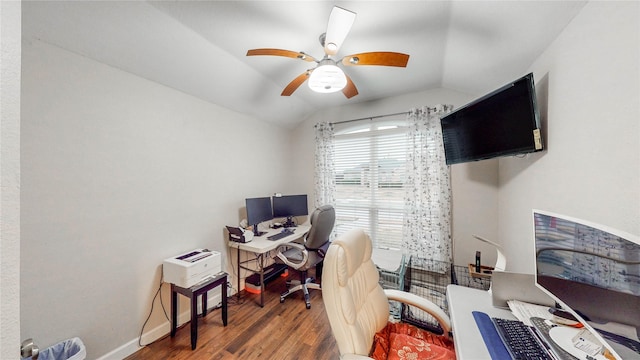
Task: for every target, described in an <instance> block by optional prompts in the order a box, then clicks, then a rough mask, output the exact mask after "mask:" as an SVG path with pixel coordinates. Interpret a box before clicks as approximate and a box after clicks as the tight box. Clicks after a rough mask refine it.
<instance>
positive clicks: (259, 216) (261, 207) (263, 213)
mask: <svg viewBox="0 0 640 360" xmlns="http://www.w3.org/2000/svg"><path fill="white" fill-rule="evenodd" d="M245 203H246V206H247V222H248V223H249V225H253V233H254V234H255V235H256V236H260V235H261V233H260V232H259V231H258V224H260V223H261V222H263V221H267V220H271V219H273V211H272V210H271V198H269V197H261V198H249V199H245Z"/></svg>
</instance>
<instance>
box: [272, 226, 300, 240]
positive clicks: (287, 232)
mask: <svg viewBox="0 0 640 360" xmlns="http://www.w3.org/2000/svg"><path fill="white" fill-rule="evenodd" d="M293 232H294V230H290V229H284V230H282V231H281V232H279V233H277V234H273V235H270V236H267V239H269V240H274V241H275V240H280V239H282V238H283V237H287V236H289V235H291V234H293Z"/></svg>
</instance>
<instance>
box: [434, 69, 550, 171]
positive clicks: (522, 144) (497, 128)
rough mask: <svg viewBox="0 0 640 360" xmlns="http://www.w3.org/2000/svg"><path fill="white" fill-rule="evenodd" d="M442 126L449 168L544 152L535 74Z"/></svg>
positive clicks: (458, 113)
mask: <svg viewBox="0 0 640 360" xmlns="http://www.w3.org/2000/svg"><path fill="white" fill-rule="evenodd" d="M440 124H441V126H442V139H443V141H444V153H445V158H446V162H447V165H451V164H457V163H463V162H469V161H477V160H483V159H490V158H494V157H499V156H507V155H518V154H526V153H531V152H536V151H541V150H542V149H543V146H542V137H541V134H540V114H539V112H538V108H537V104H536V91H535V85H534V83H533V74H528V75H525V76H523V77H522V78H520V79H518V80H516V81H514V82H512V83H510V84H507V85H505V86H503V87H501V88H499V89H497V90H495V91H493V92H491V93H489V94H487V95H485V96H483V97H481V98H479V99H477V100H475V101H473V102H471V103H469V104H467V105H465V106H463V107H462V108H460V109H458V110H456V111H454V112H452V113H451V114H448V115H446V116H444V117H443V118H442V119H441V120H440Z"/></svg>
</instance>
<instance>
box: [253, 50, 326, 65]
mask: <svg viewBox="0 0 640 360" xmlns="http://www.w3.org/2000/svg"><path fill="white" fill-rule="evenodd" d="M256 55H272V56H284V57H289V58H294V59H300V60H304V61H308V62H313V61H315V62H318V61H317V60H316V59H315V58H314V57H313V56H311V55H309V54H305V53H303V52H302V51H291V50H282V49H251V50H249V51H247V56H256Z"/></svg>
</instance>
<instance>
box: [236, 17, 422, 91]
mask: <svg viewBox="0 0 640 360" xmlns="http://www.w3.org/2000/svg"><path fill="white" fill-rule="evenodd" d="M355 19H356V13H354V12H352V11H349V10H346V9H343V8H341V7H338V6H334V7H333V9H332V10H331V14H330V15H329V24H328V25H327V32H326V33H323V34H322V35H320V39H319V40H320V44H321V45H322V46H323V47H324V53H325V54H324V57H323V58H322V59H320V60H317V59H316V58H314V57H313V56H311V55H309V54H306V53H304V52H302V51H291V50H282V49H271V48H265V49H252V50H249V51H247V56H256V55H272V56H284V57H289V58H294V59H300V60H304V61H307V62H315V63H316V64H317V65H316V67H314V68H311V69H308V70H306V71H305V72H303V73H302V74H300V75H298V77H296V78H295V79H293V81H291V82H290V83H289V84H288V85H287V86H286V87H285V88H284V90H283V91H282V94H280V95H282V96H290V95H291V94H293V92H294V91H296V89H298V87H300V85H302V83H304V82H305V81H307V80H308V81H309V87H310V88H311V90H313V91H316V92H321V93H330V92H336V91H340V90H342V93H343V94H344V95H345V96H346V97H347V99H350V98H352V97H354V96H356V95H358V89H356V86H355V85H354V84H353V81H351V78H350V77H349V76H348V75H346V74H345V73H344V71H343V70H342V69H341V68H340V66H339V65H342V66H360V65H379V66H396V67H406V66H407V62H408V61H409V55H407V54H402V53H397V52H388V51H375V52H365V53H359V54H352V55H348V56H345V57H343V58H342V59H339V60H337V61H336V60H334V58H333V56H335V55H336V54H337V53H338V50H339V49H340V46H341V45H342V43H343V42H344V39H345V38H346V37H347V34H348V33H349V30H351V26H352V25H353V22H354V21H355Z"/></svg>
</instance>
